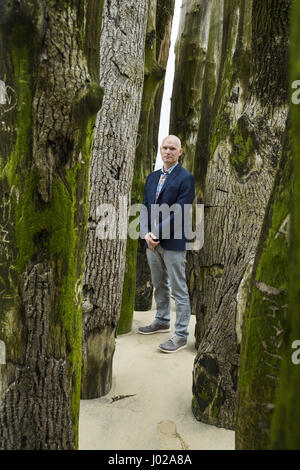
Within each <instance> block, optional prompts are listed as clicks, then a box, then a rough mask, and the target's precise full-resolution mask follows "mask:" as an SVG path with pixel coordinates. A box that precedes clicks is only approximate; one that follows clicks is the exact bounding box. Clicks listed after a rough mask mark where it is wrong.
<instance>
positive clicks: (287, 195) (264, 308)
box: [236, 130, 293, 450]
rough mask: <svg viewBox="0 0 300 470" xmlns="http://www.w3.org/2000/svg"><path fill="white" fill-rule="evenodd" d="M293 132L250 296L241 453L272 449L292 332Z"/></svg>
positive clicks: (242, 377)
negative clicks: (280, 381) (289, 309)
mask: <svg viewBox="0 0 300 470" xmlns="http://www.w3.org/2000/svg"><path fill="white" fill-rule="evenodd" d="M292 163H293V162H292V154H291V151H290V148H289V136H288V130H287V131H286V135H285V142H284V145H283V151H282V156H281V159H280V163H279V166H278V170H277V174H276V178H275V181H274V185H273V190H272V195H271V198H270V200H269V203H268V208H267V211H266V216H265V220H264V223H263V227H262V231H261V236H260V241H259V244H258V249H257V253H256V257H255V262H254V267H253V274H252V278H251V280H249V283H248V286H247V287H248V289H247V287H246V286H245V289H244V295H245V296H247V297H248V299H249V300H248V301H247V306H246V314H245V321H244V323H245V324H244V327H243V334H242V345H241V346H242V347H241V357H240V368H239V380H238V400H237V424H236V449H253V450H261V449H268V448H269V447H270V425H271V419H272V414H273V411H274V401H275V393H276V390H277V386H278V377H279V371H280V365H281V362H282V354H283V344H284V340H286V338H285V336H286V334H287V301H288V295H287V294H288V293H287V283H288V275H287V274H288V273H287V271H288V270H287V266H288V262H289V256H288V255H289V249H288V248H289V241H290V210H291V207H290V205H291V204H290V203H291V194H292V180H293V165H292Z"/></svg>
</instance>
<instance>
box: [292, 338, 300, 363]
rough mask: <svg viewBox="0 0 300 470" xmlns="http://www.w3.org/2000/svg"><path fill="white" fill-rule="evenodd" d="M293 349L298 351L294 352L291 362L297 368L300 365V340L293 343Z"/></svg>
mask: <svg viewBox="0 0 300 470" xmlns="http://www.w3.org/2000/svg"><path fill="white" fill-rule="evenodd" d="M292 349H296V351H294V352H293V354H292V357H291V360H292V363H293V364H295V366H297V365H298V364H300V340H299V339H296V340H295V341H293V343H292Z"/></svg>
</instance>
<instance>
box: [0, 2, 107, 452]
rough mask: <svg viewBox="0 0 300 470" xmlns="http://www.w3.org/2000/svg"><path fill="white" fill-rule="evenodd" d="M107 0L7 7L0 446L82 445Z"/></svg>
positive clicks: (1, 18) (1, 45)
mask: <svg viewBox="0 0 300 470" xmlns="http://www.w3.org/2000/svg"><path fill="white" fill-rule="evenodd" d="M101 16H102V2H101V1H100V2H99V1H96V0H86V1H85V0H77V1H75V0H74V1H71V2H58V1H54V0H48V1H46V2H42V1H37V0H28V1H20V2H8V1H7V2H6V1H1V3H0V23H1V34H0V73H1V76H0V80H1V82H2V93H1V105H0V114H1V128H0V134H1V135H0V155H1V157H0V180H1V184H0V218H1V227H0V234H1V235H0V242H1V243H0V286H1V287H0V292H1V304H0V305H1V307H0V308H1V313H0V338H1V340H2V341H4V342H5V345H6V364H3V365H0V448H1V449H9V450H11V449H34V450H37V449H51V450H52V449H74V448H75V447H77V442H78V415H79V399H80V371H81V285H82V273H83V261H84V250H85V231H86V222H87V215H88V212H87V200H88V199H87V197H88V192H87V188H88V170H89V158H90V152H91V146H92V136H93V127H94V122H95V118H96V114H97V112H98V110H99V109H100V107H101V99H102V92H101V89H100V87H99V85H98V78H97V77H98V76H99V72H98V63H99V57H98V55H99V36H100V29H101Z"/></svg>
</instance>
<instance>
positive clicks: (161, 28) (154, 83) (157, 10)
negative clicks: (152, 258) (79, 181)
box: [118, 0, 175, 334]
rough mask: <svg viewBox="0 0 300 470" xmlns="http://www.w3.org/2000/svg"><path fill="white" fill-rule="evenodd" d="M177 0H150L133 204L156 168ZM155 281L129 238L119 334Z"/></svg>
mask: <svg viewBox="0 0 300 470" xmlns="http://www.w3.org/2000/svg"><path fill="white" fill-rule="evenodd" d="M174 3H175V2H174V0H167V1H166V0H150V1H149V9H148V23H147V35H146V44H145V80H144V89H143V99H142V108H141V115H140V121H139V130H138V142H137V148H136V155H135V162H134V176H133V183H132V192H131V204H138V203H141V202H142V197H143V190H144V185H145V181H146V177H147V176H148V174H149V173H150V172H151V171H153V169H154V165H155V158H156V154H157V140H158V131H159V127H158V125H159V119H160V110H161V101H162V96H163V88H164V77H165V71H166V66H167V61H168V57H169V48H170V36H171V28H172V18H173V13H174ZM152 292H153V287H152V282H151V275H150V270H149V268H148V263H147V258H146V253H145V246H144V243H143V241H142V240H132V239H130V238H128V240H127V249H126V271H125V277H124V288H123V298H122V307H121V314H120V321H119V328H118V333H119V334H122V333H127V332H128V331H130V330H131V326H132V319H133V312H134V309H137V310H149V309H150V308H151V304H152Z"/></svg>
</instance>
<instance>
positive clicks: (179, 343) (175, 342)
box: [158, 335, 187, 353]
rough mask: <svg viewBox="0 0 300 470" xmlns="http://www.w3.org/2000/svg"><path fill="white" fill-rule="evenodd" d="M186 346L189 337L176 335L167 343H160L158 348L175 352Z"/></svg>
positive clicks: (167, 351)
mask: <svg viewBox="0 0 300 470" xmlns="http://www.w3.org/2000/svg"><path fill="white" fill-rule="evenodd" d="M186 347H187V338H183V337H182V336H176V335H174V336H172V338H171V339H169V340H168V341H167V342H166V343H162V344H160V345H159V346H158V349H160V350H161V351H163V352H166V353H174V352H176V351H179V349H184V348H186Z"/></svg>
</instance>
